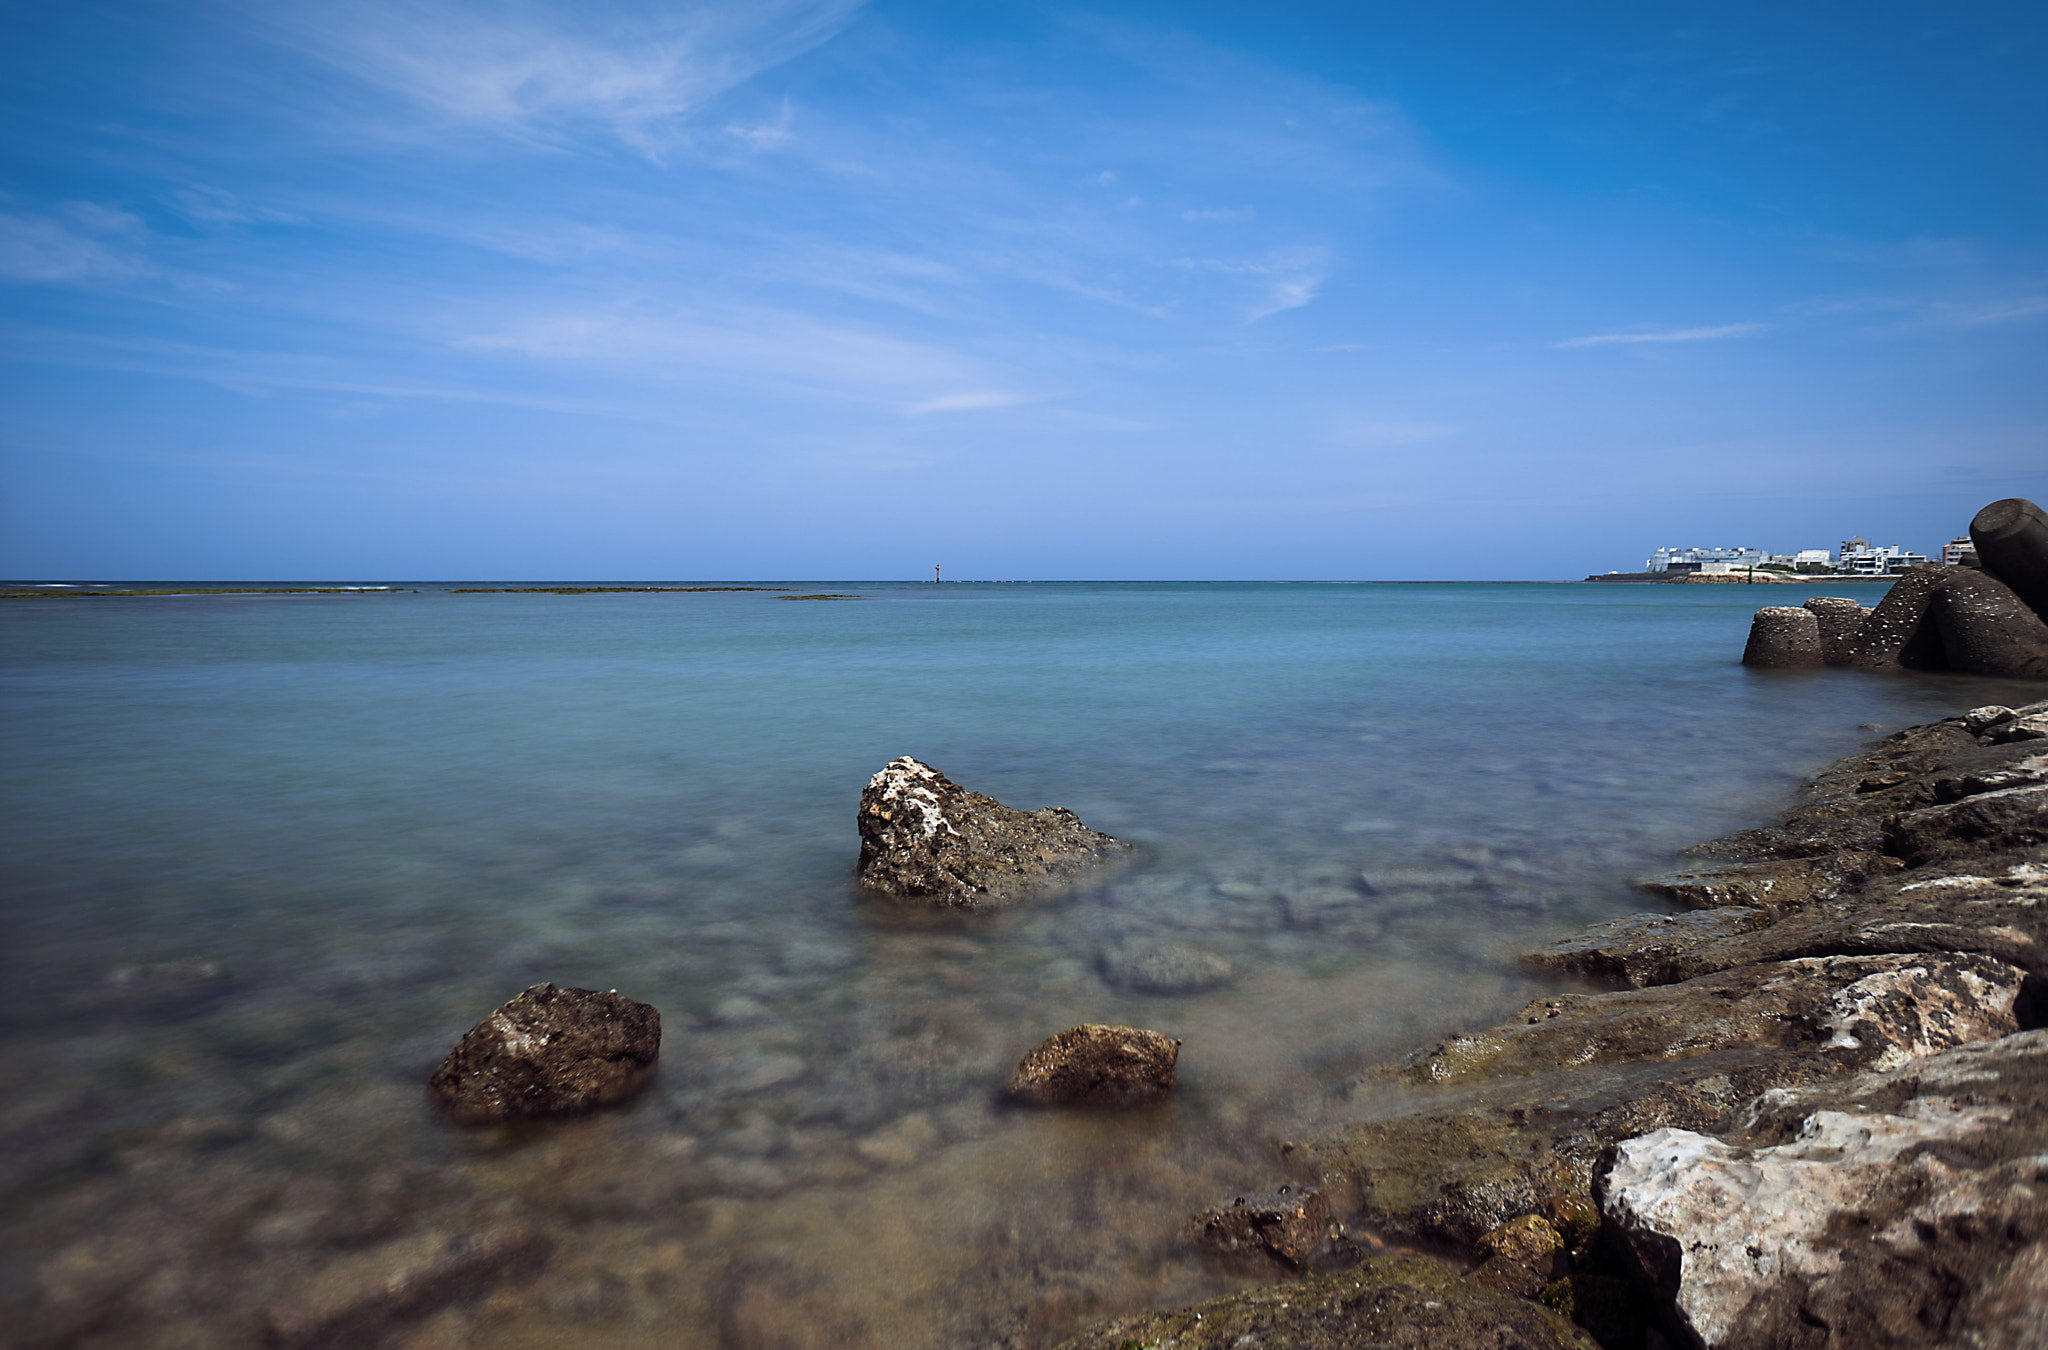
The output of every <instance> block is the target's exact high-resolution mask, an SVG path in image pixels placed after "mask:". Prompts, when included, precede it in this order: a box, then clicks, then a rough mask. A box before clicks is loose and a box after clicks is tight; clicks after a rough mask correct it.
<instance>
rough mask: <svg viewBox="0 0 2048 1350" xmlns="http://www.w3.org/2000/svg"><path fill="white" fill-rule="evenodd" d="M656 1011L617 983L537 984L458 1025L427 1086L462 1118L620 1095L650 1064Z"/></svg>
mask: <svg viewBox="0 0 2048 1350" xmlns="http://www.w3.org/2000/svg"><path fill="white" fill-rule="evenodd" d="M660 1053H661V1014H660V1012H658V1011H656V1010H655V1009H654V1008H652V1007H650V1006H648V1005H647V1004H645V1003H636V1002H634V1001H633V1000H632V999H630V998H625V997H623V996H622V995H620V993H619V992H618V991H617V990H616V989H614V990H610V991H606V992H600V991H598V990H595V989H557V988H556V987H555V986H554V985H552V984H537V985H534V986H533V987H532V988H530V989H528V990H526V991H524V992H523V993H521V994H520V995H519V996H518V997H517V998H515V999H513V1000H512V1001H511V1002H509V1003H507V1004H505V1006H503V1007H502V1008H499V1009H498V1010H497V1011H496V1012H494V1013H492V1014H491V1015H490V1016H489V1017H486V1018H485V1019H484V1020H483V1021H481V1022H479V1023H477V1024H476V1025H475V1026H473V1027H471V1028H470V1029H469V1030H468V1031H467V1032H466V1033H464V1035H463V1037H462V1039H461V1040H460V1041H458V1042H456V1044H455V1048H454V1049H453V1050H451V1051H449V1052H448V1058H446V1059H444V1060H442V1061H441V1067H440V1068H438V1069H436V1070H435V1071H434V1076H433V1078H432V1079H430V1080H429V1082H428V1086H429V1088H430V1090H431V1091H432V1092H433V1094H434V1096H435V1098H436V1099H437V1100H439V1101H440V1103H441V1104H442V1106H443V1107H445V1108H446V1109H447V1111H448V1113H449V1115H451V1116H452V1117H454V1118H455V1119H456V1120H458V1121H460V1122H462V1123H463V1124H465V1125H480V1124H487V1123H489V1122H492V1121H499V1120H514V1119H518V1118H520V1117H525V1116H549V1115H562V1114H566V1113H570V1112H576V1111H587V1110H589V1109H591V1108H593V1107H597V1106H606V1105H609V1104H611V1103H613V1102H618V1101H623V1100H624V1099H625V1098H627V1097H629V1096H631V1095H632V1094H633V1093H634V1092H636V1091H638V1090H639V1089H640V1088H641V1087H642V1086H643V1085H644V1084H645V1083H646V1081H647V1079H648V1078H649V1077H650V1076H652V1074H653V1073H654V1064H655V1059H656V1057H657V1056H658V1055H659V1054H660Z"/></svg>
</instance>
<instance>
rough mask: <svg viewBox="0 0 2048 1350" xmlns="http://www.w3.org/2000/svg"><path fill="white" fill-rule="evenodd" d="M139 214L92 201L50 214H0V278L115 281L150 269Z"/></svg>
mask: <svg viewBox="0 0 2048 1350" xmlns="http://www.w3.org/2000/svg"><path fill="white" fill-rule="evenodd" d="M147 233H148V232H147V230H146V229H145V227H144V226H143V223H142V221H141V220H140V219H138V218H137V217H135V216H133V215H130V214H129V213H128V212H126V211H116V210H112V209H110V208H108V207H104V206H100V205H97V204H96V203H93V202H71V203H68V204H66V205H65V206H63V207H61V208H60V209H58V210H57V211H56V212H53V213H51V214H48V215H38V214H7V213H0V279H4V280H7V281H16V282H27V283H29V284H32V285H63V284H77V283H82V282H96V281H119V280H125V279H127V278H130V277H136V276H140V275H142V274H144V273H146V272H149V271H151V270H152V268H151V264H150V261H149V257H148V255H147V253H146V252H145V251H144V249H143V247H142V244H143V241H144V239H145V237H146V236H147Z"/></svg>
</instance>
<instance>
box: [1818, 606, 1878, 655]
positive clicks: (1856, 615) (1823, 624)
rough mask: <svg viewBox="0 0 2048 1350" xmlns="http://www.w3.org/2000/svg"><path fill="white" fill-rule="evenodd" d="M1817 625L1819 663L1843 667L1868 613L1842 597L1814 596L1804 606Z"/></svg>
mask: <svg viewBox="0 0 2048 1350" xmlns="http://www.w3.org/2000/svg"><path fill="white" fill-rule="evenodd" d="M1804 608H1805V609H1807V610H1808V611H1809V612H1811V613H1812V615H1813V617H1814V621H1815V622H1816V623H1818V624H1819V625H1820V651H1821V659H1822V660H1824V661H1826V662H1827V663H1828V664H1829V665H1831V666H1846V665H1848V664H1849V658H1850V656H1851V654H1852V653H1854V651H1855V650H1856V635H1857V634H1858V633H1861V632H1862V631H1863V620H1864V619H1865V618H1866V617H1867V616H1868V615H1869V614H1870V611H1869V610H1867V609H1865V608H1864V607H1863V606H1861V605H1859V604H1857V603H1856V602H1855V601H1854V600H1851V599H1850V598H1849V597H1848V596H1846V595H1816V596H1814V597H1813V598H1811V599H1809V600H1808V601H1807V602H1806V604H1805V606H1804Z"/></svg>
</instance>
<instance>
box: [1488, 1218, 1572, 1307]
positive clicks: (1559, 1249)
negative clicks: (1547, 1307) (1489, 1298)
mask: <svg viewBox="0 0 2048 1350" xmlns="http://www.w3.org/2000/svg"><path fill="white" fill-rule="evenodd" d="M1473 1251H1474V1254H1475V1255H1477V1256H1478V1257H1479V1264H1478V1265H1477V1266H1476V1267H1474V1268H1473V1270H1472V1278H1473V1279H1475V1280H1477V1281H1479V1283H1481V1284H1485V1285H1491V1286H1492V1287H1493V1288H1495V1289H1500V1290H1504V1291H1506V1292H1507V1293H1510V1294H1519V1295H1521V1296H1522V1297H1523V1298H1536V1297H1537V1296H1538V1295H1539V1294H1541V1293H1542V1292H1543V1291H1544V1290H1545V1289H1546V1288H1548V1287H1549V1286H1550V1285H1552V1284H1554V1283H1555V1282H1557V1281H1558V1280H1560V1279H1563V1278H1564V1277H1565V1276H1567V1275H1569V1274H1571V1264H1570V1257H1569V1255H1568V1253H1567V1251H1566V1248H1565V1241H1564V1237H1563V1235H1562V1234H1560V1233H1559V1232H1558V1231H1557V1230H1556V1229H1555V1228H1553V1227H1551V1226H1550V1221H1549V1220H1548V1219H1545V1218H1544V1217H1542V1216H1541V1215H1539V1214H1524V1215H1522V1216H1521V1217H1519V1218H1514V1219H1509V1220H1508V1221H1507V1222H1506V1223H1504V1224H1500V1225H1498V1226H1496V1227H1494V1228H1492V1229H1489V1230H1488V1231H1487V1233H1486V1234H1485V1236H1483V1237H1481V1238H1480V1239H1479V1241H1478V1242H1476V1243H1474V1244H1473ZM1565 1315H1566V1316H1570V1313H1568V1312H1567V1313H1566V1314H1565Z"/></svg>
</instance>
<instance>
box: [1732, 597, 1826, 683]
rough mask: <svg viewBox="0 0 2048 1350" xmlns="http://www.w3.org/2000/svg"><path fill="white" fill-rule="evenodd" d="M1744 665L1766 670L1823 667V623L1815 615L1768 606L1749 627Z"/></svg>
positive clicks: (1784, 607) (1744, 651)
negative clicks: (1821, 625) (1821, 632)
mask: <svg viewBox="0 0 2048 1350" xmlns="http://www.w3.org/2000/svg"><path fill="white" fill-rule="evenodd" d="M1742 664H1743V665H1745V666H1757V667H1760V668H1762V669H1767V670H1804V669H1810V668H1815V667H1818V666H1820V665H1821V664H1822V655H1821V641H1820V624H1819V623H1818V622H1817V621H1816V620H1815V618H1814V616H1813V612H1812V611H1811V610H1806V609H1795V608H1793V607H1792V606H1789V605H1766V606H1764V607H1763V608H1762V609H1760V610H1758V611H1757V612H1756V618H1755V619H1754V620H1753V621H1752V622H1751V624H1750V626H1749V645H1748V646H1746V647H1744V648H1743V650H1742Z"/></svg>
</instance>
